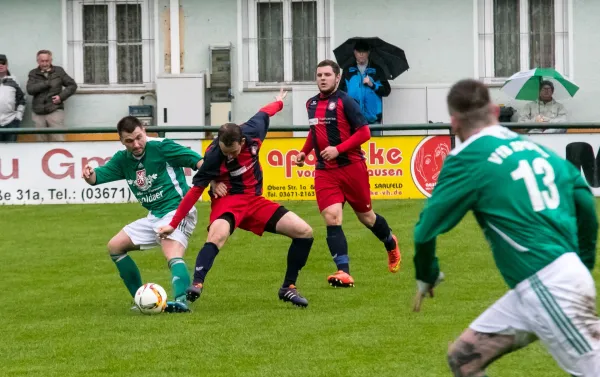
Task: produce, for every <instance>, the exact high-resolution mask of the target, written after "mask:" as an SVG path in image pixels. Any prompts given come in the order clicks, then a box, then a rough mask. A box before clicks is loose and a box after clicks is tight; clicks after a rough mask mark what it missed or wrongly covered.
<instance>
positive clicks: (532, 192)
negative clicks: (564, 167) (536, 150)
mask: <svg viewBox="0 0 600 377" xmlns="http://www.w3.org/2000/svg"><path fill="white" fill-rule="evenodd" d="M536 175H543V178H542V182H543V185H544V189H543V190H540V187H539V185H538V183H537V179H536ZM511 177H512V179H513V180H514V181H518V180H521V179H522V180H523V181H524V182H525V187H526V188H527V193H528V194H529V200H530V201H531V205H532V207H533V210H534V211H536V212H540V211H543V210H545V209H556V208H558V206H559V204H560V195H559V194H558V188H556V184H555V183H554V178H555V176H554V169H553V168H552V165H550V163H549V162H548V161H547V160H546V159H545V158H542V157H538V158H536V159H535V160H533V162H532V163H531V164H529V161H527V160H520V161H519V167H518V168H517V169H516V170H514V171H513V172H512V173H511Z"/></svg>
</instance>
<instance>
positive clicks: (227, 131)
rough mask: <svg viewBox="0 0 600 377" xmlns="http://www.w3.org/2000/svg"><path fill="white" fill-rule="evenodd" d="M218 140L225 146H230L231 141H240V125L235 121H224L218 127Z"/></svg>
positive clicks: (241, 137) (241, 136)
mask: <svg viewBox="0 0 600 377" xmlns="http://www.w3.org/2000/svg"><path fill="white" fill-rule="evenodd" d="M217 136H218V138H219V141H220V142H222V143H223V144H225V146H226V147H231V146H232V145H233V143H236V142H237V143H240V144H241V143H242V139H243V138H244V137H243V135H242V127H240V126H239V125H237V124H235V123H225V124H223V125H222V126H221V127H220V128H219V132H218V134H217Z"/></svg>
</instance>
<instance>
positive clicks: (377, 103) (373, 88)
mask: <svg viewBox="0 0 600 377" xmlns="http://www.w3.org/2000/svg"><path fill="white" fill-rule="evenodd" d="M369 53H370V46H369V44H368V43H365V42H361V41H358V42H357V43H356V46H354V57H355V59H356V62H355V63H352V64H350V65H347V66H346V67H344V73H343V74H342V79H341V80H340V85H339V89H340V90H343V91H344V92H346V93H348V95H349V96H350V97H352V98H354V99H355V100H357V101H358V103H359V104H360V109H361V111H362V113H363V115H364V117H365V118H366V119H367V122H369V124H381V116H382V112H383V100H382V98H383V97H387V96H388V95H389V94H390V92H391V88H390V83H389V82H388V81H387V79H386V77H385V74H384V72H383V70H382V69H381V67H379V66H378V65H377V64H375V63H374V62H372V61H369ZM371 135H381V131H371Z"/></svg>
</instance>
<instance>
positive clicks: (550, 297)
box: [469, 253, 600, 377]
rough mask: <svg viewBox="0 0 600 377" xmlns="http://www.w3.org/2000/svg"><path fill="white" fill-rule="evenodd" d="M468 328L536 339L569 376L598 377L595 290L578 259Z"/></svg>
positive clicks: (521, 288)
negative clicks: (531, 336) (527, 335)
mask: <svg viewBox="0 0 600 377" xmlns="http://www.w3.org/2000/svg"><path fill="white" fill-rule="evenodd" d="M469 327H470V328H471V329H472V330H474V331H478V332H482V333H494V334H503V335H516V336H520V335H525V334H535V335H536V336H537V337H538V338H539V339H540V341H541V342H542V343H543V344H544V346H545V347H546V348H547V349H548V351H549V352H550V353H551V354H552V356H553V357H554V359H555V360H556V361H557V363H558V364H559V365H560V367H561V368H562V369H564V370H565V371H566V372H567V373H570V374H572V375H574V376H585V377H598V376H600V320H599V319H598V317H597V315H596V287H595V285H594V280H593V278H592V275H591V274H590V272H589V271H588V269H587V268H586V267H585V266H584V264H583V263H582V262H581V260H580V259H579V257H578V256H577V254H575V253H567V254H564V255H562V256H561V257H559V258H558V259H557V260H555V261H554V262H552V263H551V264H550V265H548V266H546V267H545V268H543V269H542V270H541V271H539V272H538V273H537V274H535V275H534V276H532V277H531V278H529V279H527V280H525V281H522V282H521V283H519V284H518V285H517V286H516V287H515V288H514V289H512V290H510V291H509V292H508V293H506V294H505V295H504V296H503V297H502V298H500V299H499V300H498V301H496V302H495V303H494V305H492V306H491V307H490V308H489V309H487V310H486V311H485V312H483V314H481V315H480V316H479V317H478V318H477V319H476V320H475V321H474V322H473V323H471V325H470V326H469Z"/></svg>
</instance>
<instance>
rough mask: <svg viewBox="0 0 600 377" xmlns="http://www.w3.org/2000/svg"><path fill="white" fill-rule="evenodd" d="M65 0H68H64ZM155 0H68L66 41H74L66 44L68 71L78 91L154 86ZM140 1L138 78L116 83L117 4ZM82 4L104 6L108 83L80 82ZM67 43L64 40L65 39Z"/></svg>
mask: <svg viewBox="0 0 600 377" xmlns="http://www.w3.org/2000/svg"><path fill="white" fill-rule="evenodd" d="M67 1H68V0H67ZM153 1H157V0H71V1H69V2H71V4H72V8H71V11H70V12H68V14H67V18H68V22H70V26H71V32H70V33H68V34H69V35H68V37H67V41H69V40H70V41H72V42H74V43H73V44H72V45H70V46H68V47H67V48H68V50H69V51H68V56H69V58H70V62H71V63H72V65H71V67H72V70H71V73H72V74H73V79H74V80H75V82H76V83H77V85H78V86H79V88H80V89H79V90H78V91H91V92H93V91H106V90H109V91H110V90H131V89H134V90H135V89H140V90H144V91H145V90H152V89H153V88H154V77H155V67H154V59H153V55H154V48H155V30H153V29H154V27H153V22H152V19H151V17H152V14H151V13H152V5H153V4H152V2H153ZM132 4H139V5H141V16H140V20H141V23H142V25H141V27H142V30H141V31H142V33H141V37H142V59H141V62H142V82H141V83H134V84H120V83H119V82H118V61H117V46H118V45H117V25H116V19H117V14H116V10H117V5H132ZM85 5H107V6H108V17H107V19H108V84H89V83H84V47H83V7H84V6H85ZM67 45H68V42H67Z"/></svg>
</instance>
